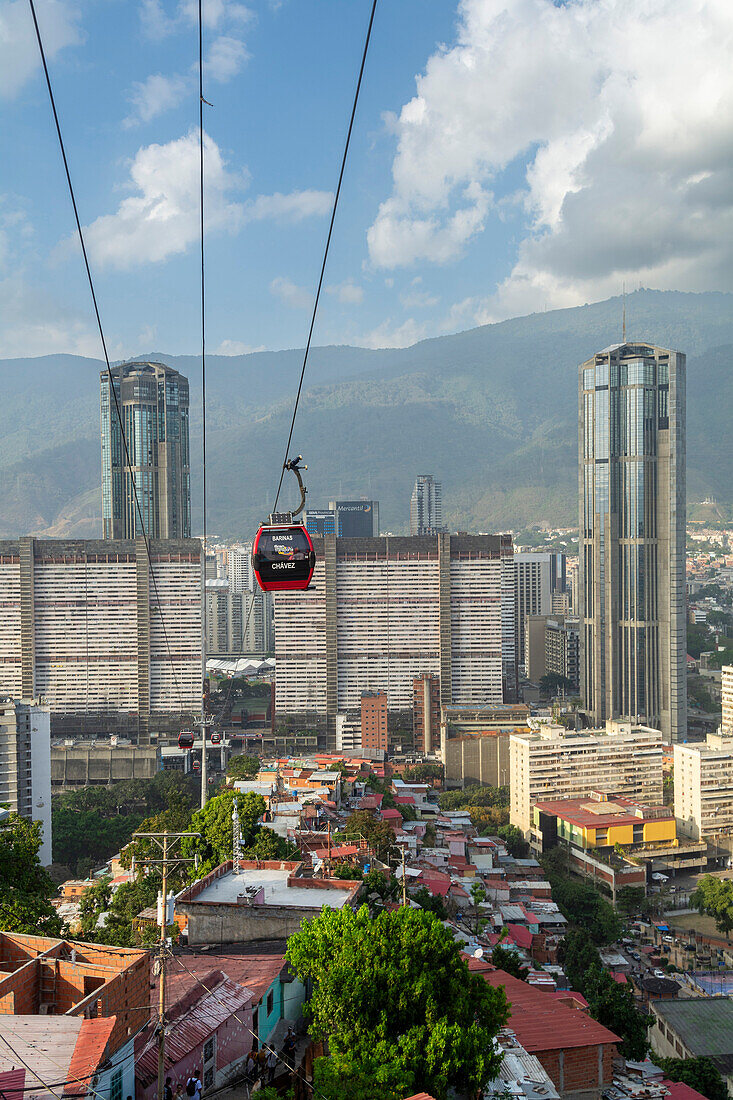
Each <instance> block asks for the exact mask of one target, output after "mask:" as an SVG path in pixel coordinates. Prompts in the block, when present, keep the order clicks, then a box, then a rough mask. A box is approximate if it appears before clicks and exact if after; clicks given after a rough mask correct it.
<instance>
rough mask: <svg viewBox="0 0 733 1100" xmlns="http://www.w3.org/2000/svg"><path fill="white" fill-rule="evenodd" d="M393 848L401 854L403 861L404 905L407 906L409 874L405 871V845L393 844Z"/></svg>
mask: <svg viewBox="0 0 733 1100" xmlns="http://www.w3.org/2000/svg"><path fill="white" fill-rule="evenodd" d="M391 847H392V848H394V849H395V851H397V852H399V853H400V859H401V860H402V904H403V905H407V872H406V871H405V846H404V844H392V845H391Z"/></svg>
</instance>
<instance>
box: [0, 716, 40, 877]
mask: <svg viewBox="0 0 733 1100" xmlns="http://www.w3.org/2000/svg"><path fill="white" fill-rule="evenodd" d="M0 805H6V806H7V807H8V808H9V809H10V810H13V811H14V812H15V813H17V814H19V815H20V816H21V817H24V818H26V819H27V820H28V821H40V823H41V826H42V829H43V846H42V847H41V850H40V852H39V858H40V861H41V863H42V865H43V866H44V867H47V866H48V865H49V864H50V862H51V712H50V710H49V708H48V707H47V706H46V705H45V704H44V703H42V702H41V700H39V699H0Z"/></svg>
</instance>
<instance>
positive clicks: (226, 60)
mask: <svg viewBox="0 0 733 1100" xmlns="http://www.w3.org/2000/svg"><path fill="white" fill-rule="evenodd" d="M248 59H249V54H248V53H247V47H246V46H245V44H244V42H242V41H240V39H239V38H232V37H231V35H228V34H221V35H219V37H218V38H215V39H214V41H213V42H212V43H211V48H210V49H209V53H208V55H207V57H206V60H205V62H204V75H205V76H210V77H211V79H212V80H216V81H218V82H219V83H220V84H224V83H226V81H227V80H231V79H232V77H234V76H236V75H237V73H238V72H239V70H240V69H241V68H242V66H243V65H244V63H245V62H246V61H247V60H248Z"/></svg>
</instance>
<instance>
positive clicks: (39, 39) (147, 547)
mask: <svg viewBox="0 0 733 1100" xmlns="http://www.w3.org/2000/svg"><path fill="white" fill-rule="evenodd" d="M28 3H29V5H30V9H31V15H32V16H33V26H34V28H35V32H36V41H37V42H38V50H39V53H40V55H41V64H42V66H43V75H44V77H45V79H46V88H47V90H48V98H49V100H50V101H51V110H52V112H53V120H54V124H55V127H56V136H57V137H58V141H59V148H60V150H61V158H62V160H63V162H64V172H65V174H66V183H67V185H68V188H69V197H70V198H71V205H72V207H73V210H74V220H75V222H76V230H77V233H78V234H79V243H80V244H81V253H82V256H83V258H84V268H85V270H86V275H87V282H88V283H89V291H90V293H91V296H92V304H93V306H94V316H95V318H96V321H97V329H98V330H99V339H100V341H101V344H102V351H103V353H104V362H105V366H106V368H107V378H108V380H109V388H110V390H111V392H112V397H113V398H114V406H115V413H116V415H117V422H118V424H119V428H120V434H121V436H122V446H123V448H124V452H125V461H126V464H127V470H128V473H129V475H130V484H131V485H132V492H133V497H134V500H135V510H136V512H137V516H138V519H139V520H140V527H141V530H142V536H143V540H144V542H145V553H146V556H147V559H148V567H149V569H150V576H151V579H152V581H153V590H154V592H155V602H156V604H157V606H158V613H159V614H160V621H161V625H162V627H163V636H164V638H165V646H166V650H167V652H168V659H169V661H170V666H171V670H172V672H173V680H174V683H175V686H176V692H177V694H178V702H179V705H180V706H181V710H183V695H182V693H181V688H180V685H179V683H178V677H177V675H176V666H175V663H174V661H173V655H172V653H171V647H170V642H169V639H168V631H167V629H166V625H165V617H164V615H163V608H162V605H161V602H160V594H159V592H158V582H157V580H156V577H155V571H154V569H153V559H152V555H151V551H150V539H149V537H148V533H147V531H146V530H145V521H144V519H143V513H142V508H141V506H140V498H139V496H138V492H137V483H136V481H135V476H134V474H133V471H132V462H131V459H130V449H129V446H128V442H127V436H126V435H125V425H124V421H123V418H122V409H121V408H120V400H119V397H118V396H117V390H116V389H115V385H114V378H113V377H112V368H111V366H110V362H109V354H108V352H107V341H106V339H105V336H104V329H103V327H102V318H101V316H100V313H99V305H98V303H97V294H96V291H95V289H94V280H93V278H92V269H91V266H90V263H89V256H88V254H87V248H86V242H85V241H84V233H83V231H82V227H81V218H80V217H79V208H78V207H77V204H76V195H75V192H74V185H73V183H72V182H71V171H70V169H69V161H68V159H67V156H66V146H65V144H64V139H63V135H62V133H61V123H60V121H59V116H58V111H57V110H56V100H55V98H54V94H53V88H52V85H51V76H50V74H49V71H48V64H47V62H46V51H45V49H44V47H43V38H42V36H41V29H40V27H39V25H38V16H37V15H36V5H35V0H28Z"/></svg>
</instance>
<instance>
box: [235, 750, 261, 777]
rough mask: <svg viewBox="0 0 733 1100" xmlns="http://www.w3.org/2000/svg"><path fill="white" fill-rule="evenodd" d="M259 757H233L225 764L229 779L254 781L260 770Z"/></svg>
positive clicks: (243, 755)
mask: <svg viewBox="0 0 733 1100" xmlns="http://www.w3.org/2000/svg"><path fill="white" fill-rule="evenodd" d="M261 766H262V765H261V762H260V758H259V756H247V755H245V754H242V755H241V756H233V757H232V758H231V760H230V761H229V763H228V764H227V776H228V777H229V779H254V777H255V776H256V775H257V773H258V771H259V770H260V768H261Z"/></svg>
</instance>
